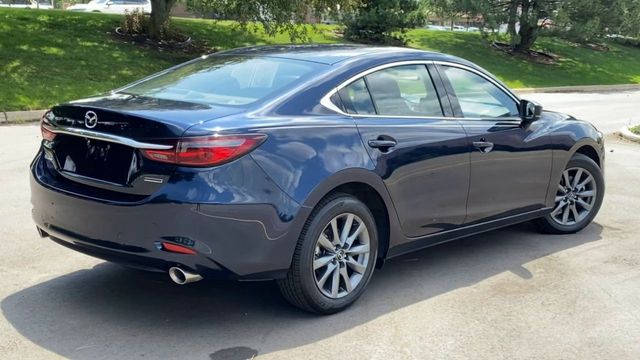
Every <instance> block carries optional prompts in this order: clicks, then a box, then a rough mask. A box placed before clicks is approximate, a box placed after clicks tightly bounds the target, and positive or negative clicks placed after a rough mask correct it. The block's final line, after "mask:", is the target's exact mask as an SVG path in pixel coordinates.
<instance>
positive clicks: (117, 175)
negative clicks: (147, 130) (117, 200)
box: [54, 136, 135, 185]
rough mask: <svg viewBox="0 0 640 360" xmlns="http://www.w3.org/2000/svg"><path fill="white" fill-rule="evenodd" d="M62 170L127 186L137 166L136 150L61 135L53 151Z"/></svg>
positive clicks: (120, 145)
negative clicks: (135, 164)
mask: <svg viewBox="0 0 640 360" xmlns="http://www.w3.org/2000/svg"><path fill="white" fill-rule="evenodd" d="M54 151H55V156H56V160H57V162H58V165H59V167H60V169H59V170H60V171H65V172H67V173H71V174H75V175H80V176H83V177H87V178H92V179H97V180H101V181H106V182H110V183H114V184H120V185H126V184H127V182H128V178H129V172H130V170H131V164H132V163H135V160H134V156H135V154H134V149H133V148H131V147H129V146H125V145H122V144H116V143H111V142H106V141H101V140H95V139H87V138H83V137H78V136H61V137H60V138H59V139H56V145H55V148H54Z"/></svg>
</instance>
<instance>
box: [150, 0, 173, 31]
mask: <svg viewBox="0 0 640 360" xmlns="http://www.w3.org/2000/svg"><path fill="white" fill-rule="evenodd" d="M175 3H176V0H151V16H150V18H149V36H151V37H152V38H153V39H161V38H163V37H164V36H165V35H166V31H167V28H168V26H169V15H170V13H171V8H173V5H175Z"/></svg>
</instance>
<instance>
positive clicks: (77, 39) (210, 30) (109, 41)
mask: <svg viewBox="0 0 640 360" xmlns="http://www.w3.org/2000/svg"><path fill="white" fill-rule="evenodd" d="M121 20H122V17H121V16H118V15H104V14H82V13H72V12H65V11H52V10H49V11H47V10H42V11H37V10H18V9H6V8H4V9H0V110H3V111H12V110H26V109H41V108H46V107H49V106H51V105H53V104H55V103H57V102H61V101H67V100H71V99H75V98H81V97H86V96H89V95H92V94H96V93H100V92H103V91H106V90H109V89H113V88H116V87H119V86H121V85H124V84H126V83H128V82H131V81H133V80H136V79H138V78H140V77H142V76H145V75H148V74H151V73H154V72H156V71H159V70H162V69H164V68H166V67H169V66H171V65H174V64H178V63H180V62H183V61H186V60H188V59H190V58H192V57H194V56H193V55H187V54H184V53H177V52H168V51H164V52H162V51H157V50H151V49H146V48H141V47H139V46H136V45H133V44H129V43H125V42H122V41H119V40H116V39H114V38H112V37H111V36H110V35H109V34H108V33H109V32H110V31H112V30H113V29H114V28H115V27H116V26H118V25H119V24H120V22H121ZM173 24H174V26H175V27H176V28H177V29H179V30H180V31H182V32H184V33H187V34H189V35H190V36H192V37H193V38H194V39H197V40H200V41H206V42H207V43H208V44H209V45H210V46H214V47H216V48H219V49H228V48H234V47H239V46H247V45H255V44H279V43H288V42H289V37H288V35H284V34H283V35H278V36H276V37H269V36H266V35H265V34H264V33H261V32H257V33H251V32H247V31H243V30H241V29H239V28H238V27H237V26H235V24H234V23H233V22H227V21H218V22H214V21H210V20H201V19H174V20H173ZM318 29H319V32H312V33H311V38H312V39H311V40H312V41H313V42H316V43H335V42H340V41H342V39H340V38H339V37H337V36H336V35H335V32H334V30H335V27H332V26H319V28H318ZM408 38H409V45H410V46H413V47H418V48H422V49H428V50H434V51H440V52H445V53H449V54H453V55H457V56H461V57H464V58H466V59H469V60H471V61H473V62H476V63H478V64H479V65H481V66H483V67H485V68H486V69H487V70H489V71H491V72H493V73H494V74H496V75H497V76H498V77H500V78H501V79H502V80H503V81H505V82H506V83H507V84H508V85H509V86H511V87H514V88H519V87H544V86H563V85H592V84H626V83H640V49H638V48H631V47H622V46H619V45H614V44H610V45H609V46H610V48H611V51H609V52H606V53H604V52H597V51H594V50H590V49H584V48H579V47H573V46H571V45H570V44H568V43H566V42H563V41H560V40H556V39H547V38H543V39H541V40H540V41H539V47H541V48H542V49H545V50H548V51H550V52H553V53H554V54H557V55H559V56H560V61H559V62H558V64H555V65H543V64H535V63H531V62H529V61H526V60H524V59H520V58H517V57H512V56H509V55H506V54H504V53H501V52H499V51H496V50H493V49H492V48H491V47H489V46H488V45H487V44H486V43H485V42H483V41H482V39H481V38H480V36H479V35H478V34H472V33H453V32H442V31H428V30H413V31H410V32H409V33H408Z"/></svg>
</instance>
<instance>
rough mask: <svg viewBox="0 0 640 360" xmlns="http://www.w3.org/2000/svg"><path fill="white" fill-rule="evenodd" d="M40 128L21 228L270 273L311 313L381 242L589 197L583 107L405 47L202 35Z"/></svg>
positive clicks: (323, 309)
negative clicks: (212, 48) (524, 91)
mask: <svg viewBox="0 0 640 360" xmlns="http://www.w3.org/2000/svg"><path fill="white" fill-rule="evenodd" d="M41 130H42V138H43V140H42V145H41V148H40V150H39V152H38V154H37V156H36V158H35V160H34V161H33V163H32V166H31V195H32V196H31V201H32V204H33V218H34V220H35V222H36V224H37V228H38V232H39V233H40V235H41V236H43V237H49V238H50V239H51V240H53V241H55V242H57V243H59V244H61V245H64V246H66V247H69V248H71V249H74V250H77V251H80V252H82V253H85V254H89V255H93V256H96V257H98V258H102V259H106V260H108V261H113V262H118V263H122V264H125V265H128V266H131V267H135V268H141V269H146V270H153V271H160V272H165V273H167V274H168V275H169V277H170V278H171V279H172V280H173V281H175V282H176V283H178V284H186V283H190V282H194V281H198V280H200V279H202V278H214V277H216V278H228V279H242V280H264V279H275V280H276V282H277V284H278V287H279V288H280V290H281V292H282V294H283V295H284V297H285V298H286V299H287V300H288V301H289V302H291V303H292V304H293V305H295V306H297V307H300V308H302V309H304V310H308V311H311V312H316V313H321V314H328V313H334V312H337V311H340V310H342V309H344V308H345V307H347V306H349V305H350V304H352V303H353V302H354V301H355V300H356V299H357V298H358V297H360V296H361V295H362V294H363V292H364V290H365V288H366V286H367V283H368V282H369V280H370V279H371V276H372V274H373V271H374V268H379V267H381V266H382V265H383V263H384V261H385V260H386V259H389V258H393V257H396V256H398V255H401V254H405V253H407V252H410V251H414V250H417V249H421V248H425V247H428V246H431V245H435V244H439V243H442V242H445V241H449V240H453V239H457V238H461V237H464V236H468V235H472V234H477V233H481V232H484V231H488V230H492V229H496V228H500V227H504V226H508V225H512V224H516V223H520V222H524V221H530V220H532V221H534V222H535V223H536V224H537V225H538V227H539V229H540V230H541V231H544V232H547V233H556V234H567V233H574V232H577V231H579V230H581V229H582V228H584V227H585V226H587V225H588V224H589V223H590V222H591V221H592V220H593V218H594V217H595V216H596V213H597V212H598V209H599V208H600V205H601V203H602V199H603V195H604V180H603V165H604V154H605V152H604V144H603V138H602V134H601V133H600V132H598V131H597V130H596V129H595V128H594V127H593V126H592V125H591V124H589V123H587V122H584V121H580V120H577V119H575V118H573V117H571V116H568V115H564V114H560V113H556V112H551V111H543V110H542V107H541V106H540V105H538V104H536V103H533V102H530V101H527V100H521V99H520V98H519V97H518V96H516V95H515V94H514V93H513V92H512V91H510V90H509V89H508V88H507V87H506V86H505V85H504V84H503V83H501V82H500V81H498V80H497V79H496V78H495V77H493V76H492V75H491V74H489V73H487V72H486V71H485V70H483V69H482V68H480V67H478V66H476V65H474V64H472V63H470V62H468V61H465V60H463V59H460V58H457V57H453V56H448V55H444V54H438V53H431V52H424V51H418V50H413V49H406V48H394V47H361V46H352V45H342V46H324V45H323V46H275V47H252V48H244V49H237V50H231V51H226V52H221V53H216V54H213V55H208V56H203V57H201V58H198V59H196V60H193V61H190V62H187V63H185V64H182V65H178V66H176V67H173V68H170V69H168V70H165V71H163V72H160V73H158V74H155V75H152V76H150V77H147V78H145V79H142V80H140V81H137V82H135V83H133V84H130V85H127V86H125V87H123V88H120V89H117V90H114V91H112V92H110V93H108V94H105V95H102V96H97V97H91V98H87V99H83V100H77V101H72V102H69V103H66V104H62V105H58V106H55V107H53V108H52V109H51V110H50V111H48V112H47V113H46V114H45V115H44V116H43V119H42V124H41Z"/></svg>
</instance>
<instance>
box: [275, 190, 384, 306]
mask: <svg viewBox="0 0 640 360" xmlns="http://www.w3.org/2000/svg"><path fill="white" fill-rule="evenodd" d="M377 250H378V234H377V232H376V227H375V221H374V218H373V215H372V214H371V211H369V209H368V208H367V206H366V205H364V204H363V203H362V202H361V201H359V200H358V199H356V198H354V197H353V196H350V195H346V194H335V195H331V196H329V197H328V198H326V199H324V200H323V201H321V202H320V204H318V206H317V207H316V209H315V210H314V211H313V213H312V214H311V216H310V217H309V220H307V223H306V224H305V227H304V229H303V230H302V233H301V235H300V238H299V240H298V244H297V246H296V249H295V252H294V255H293V261H292V264H291V268H290V269H289V272H288V273H287V276H286V278H284V279H282V280H279V281H278V286H279V288H280V291H281V292H282V294H283V296H284V297H285V298H286V299H287V300H288V301H289V302H290V303H291V304H293V305H295V306H297V307H299V308H302V309H304V310H307V311H311V312H315V313H320V314H331V313H335V312H338V311H341V310H343V309H344V308H346V307H348V306H349V305H351V304H352V303H353V302H355V301H356V299H358V297H360V295H362V293H363V292H364V289H365V287H366V285H367V283H368V282H369V279H370V278H371V275H372V273H373V268H374V265H375V262H376V257H377Z"/></svg>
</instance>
